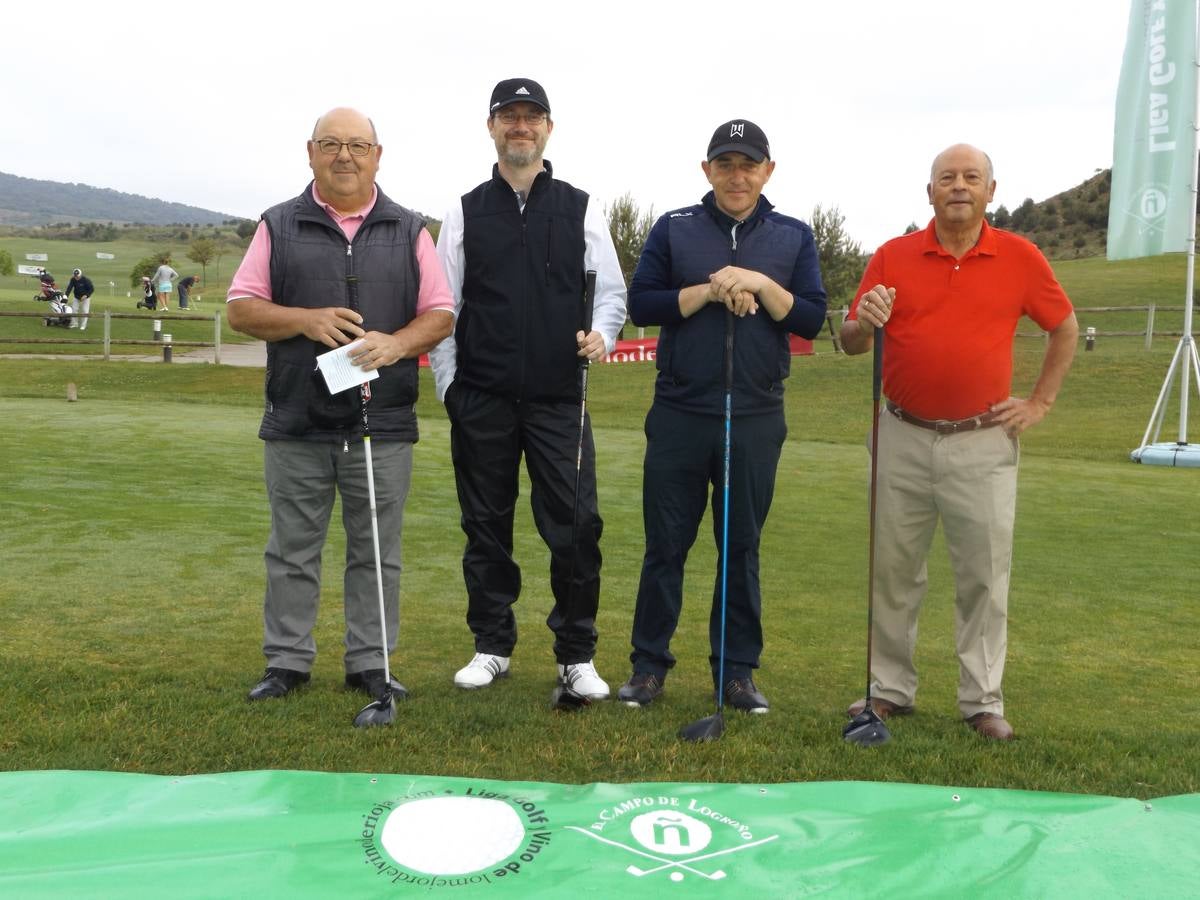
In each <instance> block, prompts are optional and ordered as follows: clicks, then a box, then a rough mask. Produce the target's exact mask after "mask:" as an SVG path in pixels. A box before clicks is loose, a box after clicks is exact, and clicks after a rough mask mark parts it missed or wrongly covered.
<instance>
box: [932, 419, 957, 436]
mask: <svg viewBox="0 0 1200 900" xmlns="http://www.w3.org/2000/svg"><path fill="white" fill-rule="evenodd" d="M933 430H934V431H936V432H937V433H938V434H957V433H958V423H957V422H952V421H950V420H949V419H937V420H935V421H934V423H933Z"/></svg>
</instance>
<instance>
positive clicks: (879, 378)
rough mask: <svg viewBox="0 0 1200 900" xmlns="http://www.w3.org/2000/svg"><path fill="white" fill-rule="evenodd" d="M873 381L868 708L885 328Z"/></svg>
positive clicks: (878, 342)
mask: <svg viewBox="0 0 1200 900" xmlns="http://www.w3.org/2000/svg"><path fill="white" fill-rule="evenodd" d="M872 364H873V375H872V378H871V399H872V404H873V409H872V411H871V492H870V497H871V499H870V511H869V513H868V518H869V519H870V522H869V529H870V534H869V537H868V539H867V692H866V694H865V696H866V701H867V702H866V708H867V709H871V646H872V631H873V630H874V625H875V495H876V484H877V482H878V478H879V405H880V400H881V398H882V396H883V329H882V328H876V329H875V346H874V351H873V358H872Z"/></svg>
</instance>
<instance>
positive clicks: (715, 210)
mask: <svg viewBox="0 0 1200 900" xmlns="http://www.w3.org/2000/svg"><path fill="white" fill-rule="evenodd" d="M700 204H701V205H702V206H703V207H704V208H705V209H706V210H708V214H709V215H710V216H712V217H713V218H714V219H716V220H717V223H718V224H720V225H721V226H723V227H724V228H726V229H730V228H732V227H733V226H734V225H737V224H738V220H737V219H735V218H734V217H733V216H731V215H729V214H728V213H726V212H725V211H724V210H722V209H721V207H719V206H717V196H716V194H715V193H714V192H713V191H709V192H708V193H707V194H705V195H704V198H703V199H702V200H701V201H700ZM774 208H775V207H774V206H773V205H772V204H771V201H770V200H768V199H767V197H766V195H765V194H760V195H759V198H758V204H757V205H756V206H755V207H754V211H753V212H752V213H750V215H748V216H746V218H744V219H742V220H741V224H742V225H744V226H747V227H749V226H750V225H752V224H755V223H757V222H758V220H759V219H761V218H762V217H763V216H765V215H766V214H767V213H769V212H770V211H771V210H773V209H774Z"/></svg>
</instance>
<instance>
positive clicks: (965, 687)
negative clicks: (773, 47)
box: [841, 144, 1079, 740]
mask: <svg viewBox="0 0 1200 900" xmlns="http://www.w3.org/2000/svg"><path fill="white" fill-rule="evenodd" d="M926 190H927V193H928V195H929V202H930V204H931V205H932V206H933V221H931V222H930V223H929V226H928V227H927V228H926V229H925V230H924V231H916V232H913V233H912V234H907V235H905V236H903V237H899V238H895V239H893V240H891V241H888V242H887V243H886V244H884V245H883V246H882V247H880V248H879V250H878V251H876V253H875V255H874V256H873V257H872V258H871V262H870V263H869V264H868V266H867V271H866V272H865V273H864V275H863V279H862V283H861V284H860V285H859V291H858V294H859V299H858V300H857V301H856V302H855V303H854V305H853V306H852V308H851V311H850V316H849V318H848V319H847V320H846V322H845V324H844V325H843V326H842V331H841V339H842V346H843V347H845V349H846V352H847V353H864V352H866V351H867V350H870V349H871V348H872V346H873V343H874V333H875V329H876V328H880V327H882V328H883V329H884V334H885V341H884V353H883V393H884V395H885V396H886V397H887V410H888V414H887V415H884V416H882V417H881V419H880V422H879V446H878V448H877V449H878V454H879V455H878V466H877V478H878V480H877V484H876V515H875V528H876V540H875V550H876V552H875V583H874V585H873V587H874V598H875V615H874V623H873V628H872V632H871V637H872V641H873V645H872V657H871V679H872V682H871V697H872V707H873V709H874V710H875V712H876V713H877V714H878V715H879V716H880V717H881V718H887V717H888V716H892V715H900V714H904V713H909V712H912V709H913V703H914V700H915V697H916V692H917V672H916V669H915V668H914V666H913V659H912V655H913V648H914V646H915V644H916V638H917V616H918V614H919V613H920V609H921V602H922V600H923V599H924V596H925V590H926V567H925V560H926V557H927V555H928V553H929V547H930V543H931V541H932V540H933V533H934V530H935V529H936V527H937V523H938V519H939V518H940V519H941V521H942V529H943V531H944V533H945V536H946V545H947V547H948V548H949V551H950V562H951V565H952V566H953V568H954V578H955V585H956V591H955V606H956V617H955V621H956V625H957V636H956V646H957V651H958V659H959V683H958V707H959V711H960V712H961V714H962V716H963V718H964V719H965V720H966V721H967V722H968V723H969V724H970V726H971V727H972V728H973V729H975V731H977V732H978V733H979V734H981V735H983V736H984V737H986V738H991V739H994V740H1010V739H1011V738H1012V736H1013V730H1012V727H1011V726H1010V725H1009V723H1008V722H1007V721H1006V720H1005V718H1004V695H1003V693H1002V691H1001V686H1000V682H1001V679H1002V678H1003V676H1004V658H1005V651H1006V649H1007V646H1008V584H1009V570H1010V567H1011V562H1012V537H1013V522H1014V519H1015V512H1016V497H1017V458H1018V454H1019V448H1018V444H1017V436H1018V435H1020V434H1021V432H1023V431H1024V430H1025V429H1027V428H1029V427H1031V426H1033V425H1036V424H1037V423H1038V422H1040V421H1041V420H1042V418H1043V417H1044V416H1045V415H1046V413H1047V412H1049V410H1050V407H1051V406H1053V405H1054V401H1055V398H1056V397H1057V396H1058V391H1059V388H1060V387H1061V386H1062V383H1063V379H1064V378H1065V377H1066V374H1067V370H1068V369H1070V367H1071V360H1072V358H1073V357H1074V355H1075V342H1076V339H1077V337H1078V335H1079V326H1078V324H1077V323H1076V321H1075V313H1074V311H1073V309H1072V307H1071V302H1070V300H1068V299H1067V295H1066V294H1065V293H1064V292H1063V289H1062V287H1061V286H1060V285H1059V283H1058V281H1057V280H1056V279H1055V277H1054V273H1053V272H1052V271H1051V270H1050V266H1049V264H1048V263H1047V262H1046V260H1045V258H1044V257H1043V256H1042V254H1041V252H1040V251H1039V250H1038V249H1037V247H1035V246H1034V245H1033V244H1031V243H1029V242H1028V241H1026V240H1024V239H1023V238H1020V237H1018V236H1017V235H1015V234H1010V233H1009V232H1006V231H1001V230H1000V229H998V228H992V227H990V226H989V225H988V223H987V221H986V220H985V217H984V213H985V211H986V210H987V205H988V203H990V202H991V200H992V196H993V195H994V193H995V190H996V182H995V179H994V178H993V177H992V161H991V159H989V158H988V156H987V154H986V153H984V152H983V151H982V150H979V149H977V148H975V147H971V146H968V145H966V144H958V145H955V146H953V147H950V148H948V149H946V150H944V151H943V152H942V153H940V154H939V155H938V157H937V158H936V159H935V160H934V162H933V168H932V170H931V172H930V179H929V185H928V187H927V188H926ZM1022 315H1027V316H1029V317H1030V318H1031V319H1033V321H1034V322H1036V323H1037V324H1038V325H1040V326H1041V327H1042V328H1043V329H1044V330H1045V331H1046V332H1048V333H1049V336H1050V339H1049V342H1048V343H1047V345H1046V353H1045V357H1044V359H1043V362H1042V370H1041V374H1040V375H1039V377H1038V379H1037V382H1036V384H1034V386H1033V390H1032V392H1031V393H1030V395H1029V396H1028V397H1027V398H1025V397H1016V396H1011V395H1010V391H1011V390H1012V347H1013V335H1014V334H1015V333H1016V329H1017V321H1018V320H1019V319H1020V318H1021V316H1022ZM875 449H876V448H872V452H875ZM863 707H864V701H862V700H859V701H858V702H856V703H854V704H851V706H850V709H849V710H848V712H849V714H850V716H851V717H852V718H853V717H854V716H856V715H858V714H859V713H861V712H862V710H863Z"/></svg>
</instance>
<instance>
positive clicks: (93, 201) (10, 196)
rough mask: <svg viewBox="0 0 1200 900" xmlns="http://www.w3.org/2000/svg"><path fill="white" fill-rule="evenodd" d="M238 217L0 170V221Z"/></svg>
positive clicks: (199, 221)
mask: <svg viewBox="0 0 1200 900" xmlns="http://www.w3.org/2000/svg"><path fill="white" fill-rule="evenodd" d="M238 220H239V217H238V216H231V215H229V214H227V213H220V212H214V211H213V210H211V209H201V208H200V207H198V206H187V205H186V204H183V203H168V202H166V201H165V200H155V199H153V198H151V197H142V196H140V195H138V194H125V193H122V192H121V191H114V190H111V189H109V188H97V187H92V186H90V185H86V184H67V183H64V182H59V181H41V180H39V179H36V178H22V177H21V176H20V175H9V174H8V173H6V172H0V225H9V226H13V227H16V228H34V227H37V226H40V225H50V224H52V223H61V222H70V223H77V222H102V223H108V222H111V223H113V224H114V225H124V224H141V225H177V224H178V225H183V224H187V225H222V224H226V223H229V222H231V221H238Z"/></svg>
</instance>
